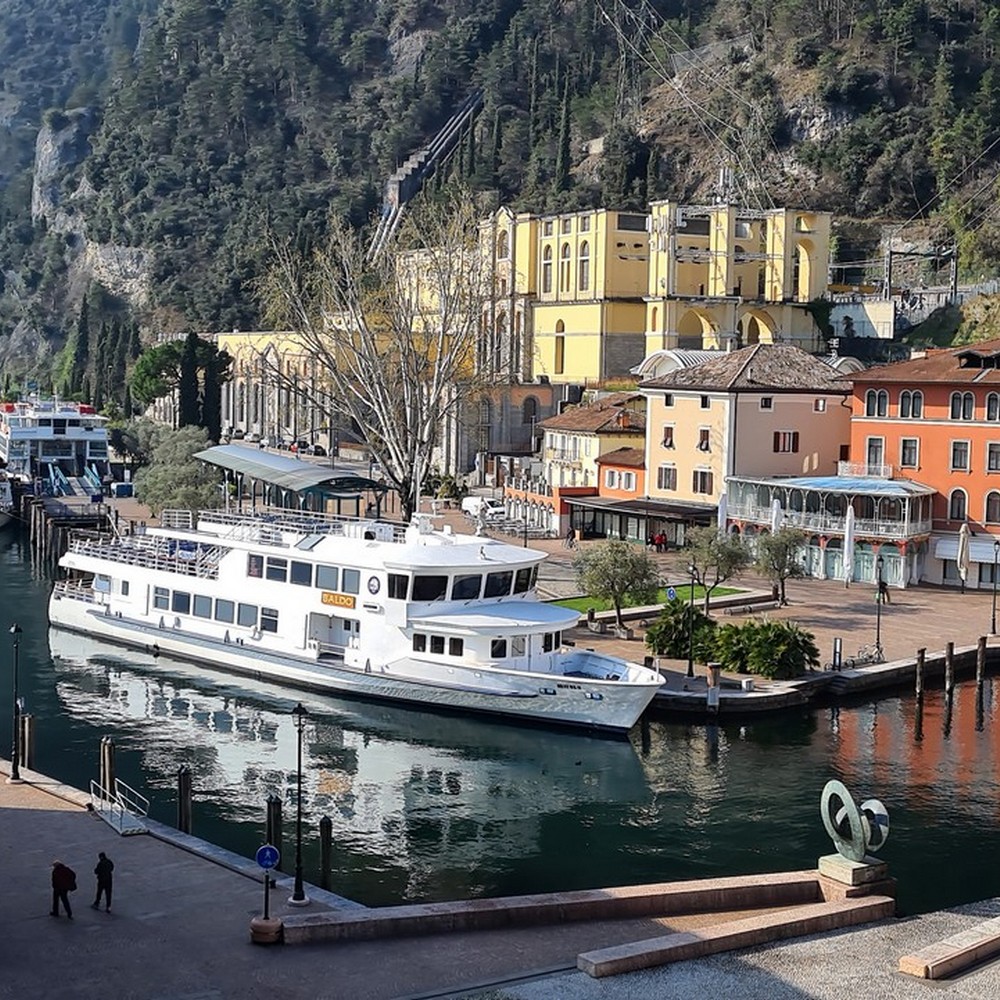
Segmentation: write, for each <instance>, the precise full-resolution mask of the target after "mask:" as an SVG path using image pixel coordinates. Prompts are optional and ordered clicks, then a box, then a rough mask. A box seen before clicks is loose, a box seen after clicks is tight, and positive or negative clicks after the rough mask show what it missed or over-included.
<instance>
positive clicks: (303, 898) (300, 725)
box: [288, 701, 309, 906]
mask: <svg viewBox="0 0 1000 1000" xmlns="http://www.w3.org/2000/svg"><path fill="white" fill-rule="evenodd" d="M308 714H309V713H308V712H307V711H306V709H305V707H304V706H303V704H302V702H301V701H300V702H299V703H298V704H297V705H296V706H295V708H293V709H292V715H294V716H295V728H296V730H297V731H298V736H299V752H298V794H297V795H296V797H295V805H296V809H295V888H294V889H293V890H292V898H291V899H289V900H288V904H289V906H308V905H309V897H308V896H307V895H306V892H305V889H303V887H302V730H303V729H305V726H306V716H307V715H308Z"/></svg>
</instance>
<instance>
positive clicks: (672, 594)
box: [667, 587, 677, 601]
mask: <svg viewBox="0 0 1000 1000" xmlns="http://www.w3.org/2000/svg"><path fill="white" fill-rule="evenodd" d="M676 598H677V591H676V590H675V589H674V588H673V587H667V600H668V601H673V600H676Z"/></svg>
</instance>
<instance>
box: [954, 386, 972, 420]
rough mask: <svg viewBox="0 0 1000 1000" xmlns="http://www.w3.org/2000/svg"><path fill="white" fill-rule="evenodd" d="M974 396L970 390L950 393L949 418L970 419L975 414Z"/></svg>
mask: <svg viewBox="0 0 1000 1000" xmlns="http://www.w3.org/2000/svg"><path fill="white" fill-rule="evenodd" d="M975 402H976V401H975V397H974V396H973V395H972V393H971V392H953V393H952V394H951V419H952V420H971V419H972V418H973V416H974V414H975Z"/></svg>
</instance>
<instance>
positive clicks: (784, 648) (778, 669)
mask: <svg viewBox="0 0 1000 1000" xmlns="http://www.w3.org/2000/svg"><path fill="white" fill-rule="evenodd" d="M743 628H744V629H748V630H750V632H749V636H748V639H749V641H748V643H747V647H748V651H747V654H746V669H747V671H748V672H749V673H751V674H758V675H759V676H761V677H767V678H768V679H770V680H790V679H792V678H793V677H801V676H802V674H804V673H805V672H806V670H807V669H808V668H809V667H817V666H819V649H817V647H816V643H815V642H814V641H813V635H812V633H811V632H806V631H805V630H804V629H801V628H799V626H798V625H796V624H795V623H794V622H784V621H766V620H765V621H760V622H747V623H746V624H745V625H744V626H743Z"/></svg>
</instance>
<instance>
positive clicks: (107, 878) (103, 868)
mask: <svg viewBox="0 0 1000 1000" xmlns="http://www.w3.org/2000/svg"><path fill="white" fill-rule="evenodd" d="M97 859H98V860H97V867H96V868H95V869H94V874H95V875H96V876H97V895H96V896H95V897H94V901H93V902H92V903H91V904H90V908H91V909H92V910H99V909H100V908H101V896H102V895H103V896H104V912H105V913H110V912H111V880H112V877H111V873H112V872H113V871H114V870H115V863H114V862H113V861H112V860H111V859H110V858H109V857H108V856H107V855H106V854H105V853H104V851H101V852H100V853H99V854H98V855H97Z"/></svg>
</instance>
